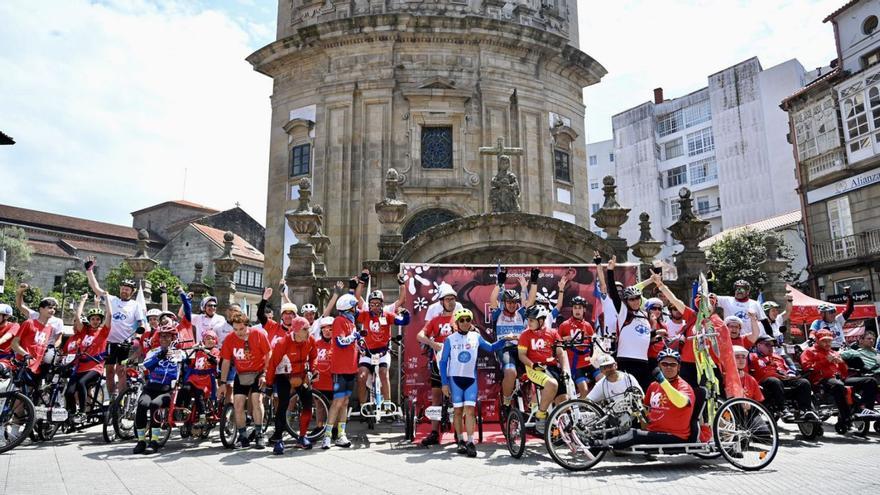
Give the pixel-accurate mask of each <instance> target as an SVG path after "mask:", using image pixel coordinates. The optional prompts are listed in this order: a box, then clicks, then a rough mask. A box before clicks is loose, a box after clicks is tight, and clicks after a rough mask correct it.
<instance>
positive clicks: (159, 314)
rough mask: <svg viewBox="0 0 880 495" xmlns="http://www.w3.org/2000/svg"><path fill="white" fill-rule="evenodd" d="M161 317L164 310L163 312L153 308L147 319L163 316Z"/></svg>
mask: <svg viewBox="0 0 880 495" xmlns="http://www.w3.org/2000/svg"><path fill="white" fill-rule="evenodd" d="M161 315H162V310H161V309H156V308H153V309H151V310H149V311H147V318H149V317H151V316H155V317H156V318H158V317H159V316H161Z"/></svg>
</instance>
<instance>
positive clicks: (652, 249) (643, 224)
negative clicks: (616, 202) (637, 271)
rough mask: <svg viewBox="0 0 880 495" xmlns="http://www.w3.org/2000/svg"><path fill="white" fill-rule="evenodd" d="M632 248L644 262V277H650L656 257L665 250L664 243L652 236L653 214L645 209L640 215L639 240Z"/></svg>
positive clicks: (642, 270)
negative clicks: (650, 270) (649, 213)
mask: <svg viewBox="0 0 880 495" xmlns="http://www.w3.org/2000/svg"><path fill="white" fill-rule="evenodd" d="M630 249H632V252H633V254H634V255H635V256H636V257H637V258H638V259H639V261H641V262H642V267H641V268H642V269H641V272H642V278H647V277H650V276H651V275H650V272H649V268H650V267H651V265H652V264H653V262H654V258H655V257H656V256H657V255H658V254H660V251H662V250H663V243H662V242H660V241H657V240H655V239H654V238H653V237H652V236H651V216H650V215H648V213H646V212H644V211H643V212H642V213H641V214H640V215H639V242H637V243H635V244H633V245H632V246H631V247H630Z"/></svg>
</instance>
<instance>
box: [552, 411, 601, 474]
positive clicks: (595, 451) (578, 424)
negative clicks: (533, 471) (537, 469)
mask: <svg viewBox="0 0 880 495" xmlns="http://www.w3.org/2000/svg"><path fill="white" fill-rule="evenodd" d="M604 415H605V413H604V412H603V411H602V408H601V407H599V406H598V405H597V404H596V403H594V402H592V401H589V400H584V399H570V400H567V401H565V402H563V403H562V404H560V405H558V406H556V408H554V409H553V411H552V412H551V413H550V416H549V417H548V418H547V428H546V430H545V432H544V443H545V444H546V445H547V451H548V452H549V453H550V457H552V458H553V460H554V461H555V462H556V464H559V465H560V466H562V467H564V468H565V469H568V470H569V471H584V470H587V469H590V468H591V467H593V466H595V465H596V464H598V463H599V461H601V460H602V458H603V457H605V452H606V450H605V449H600V448H596V447H592V448H591V447H590V440H593V439H594V437H593V435H592V428H595V427H596V425H597V423H598V421H599V420H600V419H601V418H602V417H603V416H604Z"/></svg>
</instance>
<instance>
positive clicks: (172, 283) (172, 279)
mask: <svg viewBox="0 0 880 495" xmlns="http://www.w3.org/2000/svg"><path fill="white" fill-rule="evenodd" d="M127 278H130V279H134V272H132V271H131V267H129V266H128V263H126V262H124V261H123V262H122V263H120V264H119V265H118V266H115V267H113V268H112V269H111V270H110V271H109V272H107V276H106V277H104V286H103V288H104V290H106V291H108V292H109V293H111V294H113V295H114V296H119V283H120V282H122V281H123V280H125V279H127ZM147 280H149V281H150V284H151V286H152V292H153V293H152V297H151V299H152V302H154V303H159V302H161V295H160V294H159V286H160V285H162V284H165V287H166V288H167V289H168V294H169V298H170V297H173V295H172V294H173V291H174V288H175V287H177V286H178V285H179V286H181V287H182V288H183V289H184V290H186V286H185V285H184V284H183V282H181V281H180V279H179V278H177V276H176V275H174V274H173V273H171V270H169V269H167V268H156V269H154V270H152V271H150V272H149V273H147Z"/></svg>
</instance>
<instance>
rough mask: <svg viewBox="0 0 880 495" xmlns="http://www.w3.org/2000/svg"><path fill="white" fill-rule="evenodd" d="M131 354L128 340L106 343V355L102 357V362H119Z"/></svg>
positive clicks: (114, 363)
mask: <svg viewBox="0 0 880 495" xmlns="http://www.w3.org/2000/svg"><path fill="white" fill-rule="evenodd" d="M130 355H131V344H130V343H129V342H120V343H115V344H114V343H111V344H107V357H106V358H104V364H112V365H116V364H119V363H121V362H123V361H125V360H126V359H128V356H130Z"/></svg>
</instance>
